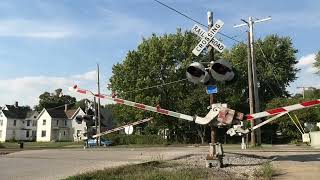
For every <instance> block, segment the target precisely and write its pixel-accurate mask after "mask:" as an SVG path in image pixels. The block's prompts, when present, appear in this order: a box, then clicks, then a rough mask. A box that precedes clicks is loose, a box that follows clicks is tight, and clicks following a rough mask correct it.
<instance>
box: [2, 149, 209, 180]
mask: <svg viewBox="0 0 320 180" xmlns="http://www.w3.org/2000/svg"><path fill="white" fill-rule="evenodd" d="M200 149H201V148H200ZM200 149H199V148H188V147H184V148H135V149H132V148H105V149H91V150H88V149H87V150H83V149H62V150H59V149H52V150H28V151H20V152H15V153H11V154H7V155H1V156H0V179H1V180H6V179H23V180H28V179H30V180H31V179H32V180H37V179H41V180H44V179H46V180H49V179H61V178H65V177H68V176H71V175H75V174H78V173H83V172H86V171H92V170H95V169H103V168H108V167H114V166H120V165H125V164H134V163H141V162H146V161H151V160H167V159H173V158H177V157H180V156H184V155H188V154H194V153H199V152H201V150H200ZM203 150H207V149H203Z"/></svg>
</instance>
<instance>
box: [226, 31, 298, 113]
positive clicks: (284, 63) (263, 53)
mask: <svg viewBox="0 0 320 180" xmlns="http://www.w3.org/2000/svg"><path fill="white" fill-rule="evenodd" d="M254 46H255V59H256V64H257V77H258V83H259V84H258V86H259V95H260V97H259V98H260V102H261V106H262V109H264V108H265V104H266V103H267V102H268V101H270V100H271V99H273V98H275V97H289V96H290V94H289V92H288V91H287V90H286V88H287V87H288V86H289V84H290V83H291V82H293V81H294V80H295V79H296V73H297V72H298V69H297V68H295V64H296V63H297V59H296V53H297V52H298V51H297V50H296V49H295V48H294V47H293V44H292V41H291V39H290V38H289V37H279V36H278V35H270V36H267V37H265V38H264V39H258V40H257V41H256V42H255V44H254ZM224 58H225V59H228V60H230V61H231V62H232V64H233V67H234V69H235V71H236V76H237V77H236V79H235V82H234V83H233V85H232V86H229V87H223V86H222V87H223V89H224V90H223V91H225V92H226V94H225V97H224V98H225V99H226V100H227V102H230V103H231V105H234V106H235V107H237V108H239V109H241V110H242V111H244V112H247V111H248V106H247V104H248V103H245V104H246V105H245V107H244V106H243V105H244V104H243V102H248V100H247V99H248V85H247V84H248V83H247V77H248V75H247V63H246V62H247V45H246V44H244V43H240V44H237V45H235V46H234V47H232V48H231V49H230V51H227V52H226V53H224ZM230 87H231V88H230ZM220 89H222V88H220ZM243 108H244V109H243Z"/></svg>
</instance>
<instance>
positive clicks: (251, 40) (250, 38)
mask: <svg viewBox="0 0 320 180" xmlns="http://www.w3.org/2000/svg"><path fill="white" fill-rule="evenodd" d="M241 20H242V21H243V22H244V23H243V24H239V25H236V26H234V27H242V26H248V27H249V35H248V42H249V43H248V44H249V46H248V49H249V50H248V56H249V54H250V58H251V64H249V62H248V81H249V82H248V84H249V99H250V100H249V102H250V103H251V102H252V101H253V99H254V101H253V102H254V106H252V104H250V113H256V112H260V100H259V87H258V78H257V68H256V61H255V54H254V38H253V24H254V23H260V22H264V21H268V20H271V17H268V18H265V19H259V20H256V21H253V19H252V17H249V21H246V20H243V19H241ZM249 52H250V53H249ZM250 70H251V71H250ZM250 80H251V81H250ZM251 85H252V87H253V97H252V95H251V97H250V89H251V88H250V86H251ZM251 94H252V93H251ZM253 109H254V110H253ZM258 123H260V119H256V120H255V122H254V120H252V122H251V127H252V126H253V125H254V124H258ZM255 131H256V132H255V133H256V136H257V144H258V145H261V130H260V128H258V129H256V130H255ZM255 133H254V132H252V133H251V144H252V145H253V146H255V145H256V142H255V140H256V138H255Z"/></svg>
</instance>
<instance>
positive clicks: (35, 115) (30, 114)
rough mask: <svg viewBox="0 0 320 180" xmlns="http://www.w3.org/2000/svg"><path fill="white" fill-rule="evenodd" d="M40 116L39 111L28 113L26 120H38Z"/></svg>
mask: <svg viewBox="0 0 320 180" xmlns="http://www.w3.org/2000/svg"><path fill="white" fill-rule="evenodd" d="M38 115H39V113H38V111H28V112H27V115H26V118H37V116H38Z"/></svg>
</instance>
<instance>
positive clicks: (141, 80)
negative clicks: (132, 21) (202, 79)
mask: <svg viewBox="0 0 320 180" xmlns="http://www.w3.org/2000/svg"><path fill="white" fill-rule="evenodd" d="M197 42H198V40H197V38H196V37H195V36H194V35H193V34H191V33H190V32H185V33H182V32H181V31H180V30H178V31H177V33H176V34H165V35H164V36H162V37H158V36H156V35H155V34H153V35H152V36H151V37H150V38H149V39H143V41H142V43H141V44H140V45H139V46H138V48H137V50H133V51H129V52H128V54H127V56H126V58H125V60H124V61H123V63H118V64H116V65H114V66H113V68H112V72H113V76H112V77H111V79H110V82H111V86H110V88H111V90H112V91H114V92H116V93H117V95H118V96H119V97H121V98H123V99H127V100H131V101H135V102H140V103H144V104H148V105H151V106H157V105H159V106H161V107H162V108H165V109H170V110H174V111H177V112H181V113H186V114H191V115H193V114H196V113H197V112H196V111H195V109H191V108H185V107H188V106H190V105H192V104H194V103H198V104H197V105H194V106H196V107H197V109H201V110H204V111H206V107H207V105H208V104H209V102H208V97H207V95H206V94H205V91H204V88H203V87H200V86H196V85H193V84H192V83H189V82H187V81H183V82H180V83H175V84H172V85H167V86H160V87H158V88H150V89H145V90H143V91H136V90H137V89H141V88H145V87H149V86H154V85H158V84H163V83H166V82H172V81H177V80H181V79H184V78H185V73H186V68H187V67H188V65H189V64H190V63H191V62H193V61H199V60H205V58H204V57H203V56H200V58H198V57H196V56H194V55H192V49H193V48H194V46H195V45H196V43H197ZM199 89H200V91H202V93H201V95H200V97H196V96H195V95H193V92H194V91H199ZM197 95H199V93H197ZM189 96H194V98H193V99H192V98H190V97H189ZM202 97H204V99H205V102H203V103H199V98H200V99H201V98H202ZM186 98H190V101H188V102H186V101H185V99H186ZM191 99H192V100H191ZM188 104H189V105H188ZM199 104H200V105H201V106H200V107H199V106H198V105H199ZM204 104H205V105H204ZM203 105H204V106H203ZM116 108H117V111H118V112H121V113H117V114H118V117H116V119H118V121H125V122H128V121H134V120H138V119H142V118H145V117H150V116H153V117H154V118H155V121H154V123H153V124H152V126H154V127H155V128H158V129H159V128H165V127H168V128H169V129H170V130H171V132H172V136H174V137H175V139H176V140H179V139H184V140H187V139H188V138H187V137H185V134H186V133H181V132H186V131H190V127H189V126H190V125H189V122H187V121H185V120H179V119H176V118H173V117H169V116H163V115H159V114H156V113H152V112H147V111H142V110H137V109H134V108H132V107H127V106H117V107H116ZM197 111H199V110H197ZM153 132H155V131H153ZM183 136H184V137H183Z"/></svg>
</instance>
